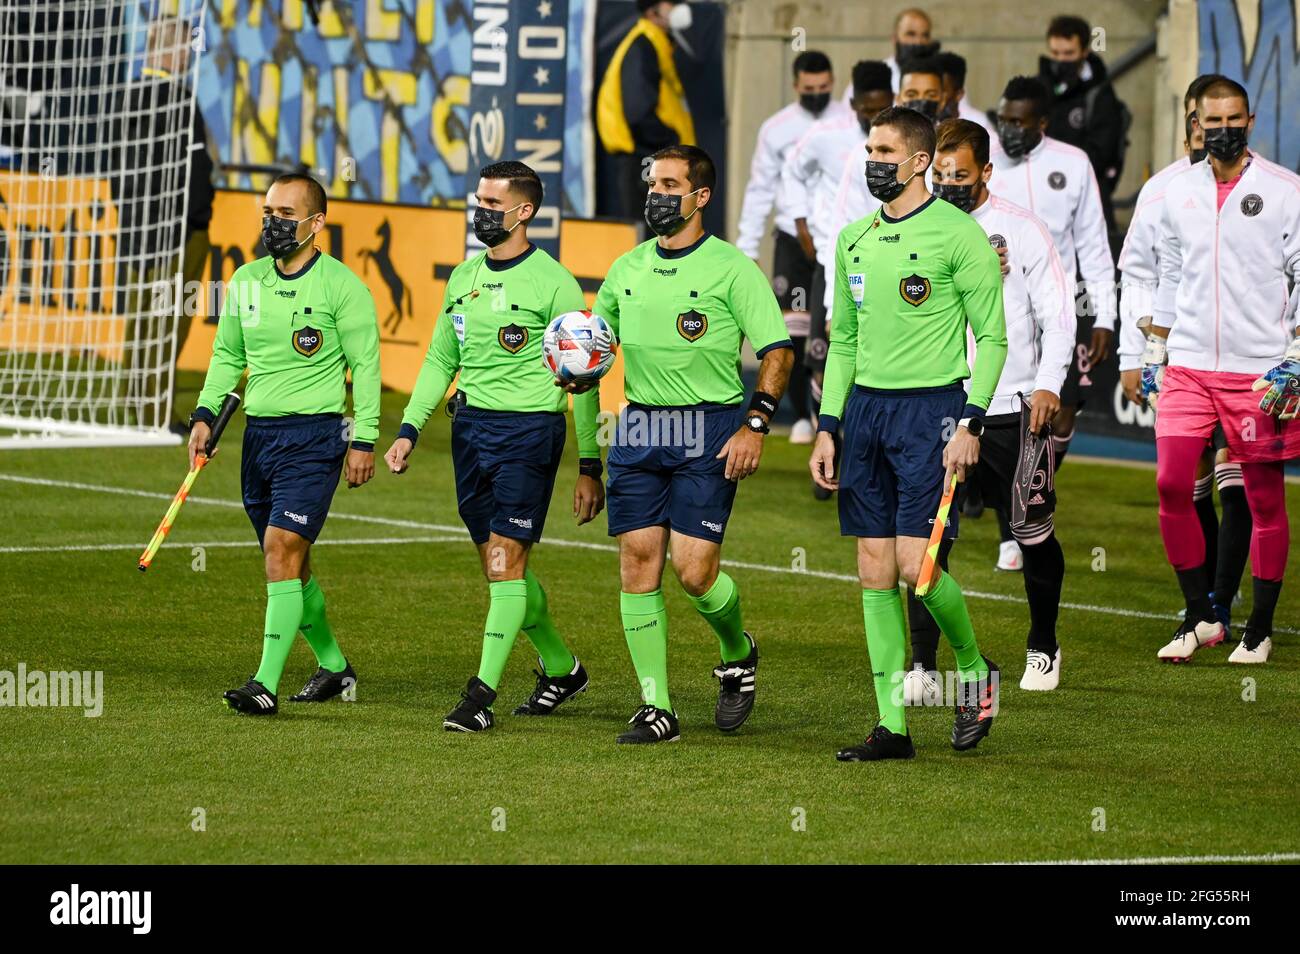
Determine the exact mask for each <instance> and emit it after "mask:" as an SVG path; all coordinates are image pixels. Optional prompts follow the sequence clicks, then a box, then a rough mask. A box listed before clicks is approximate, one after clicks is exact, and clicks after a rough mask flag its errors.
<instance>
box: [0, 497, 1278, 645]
mask: <svg viewBox="0 0 1300 954" xmlns="http://www.w3.org/2000/svg"><path fill="white" fill-rule="evenodd" d="M0 481H9V482H11V483H17V484H30V485H33V486H37V487H58V488H61V489H65V490H84V491H88V492H91V493H101V494H118V495H122V496H127V497H144V498H146V499H149V500H171V499H172V496H173V495H172V494H165V493H158V492H156V491H152V490H136V489H134V488H130V487H111V486H106V485H103V484H87V483H82V482H80V481H73V480H51V479H49V478H45V477H25V476H20V475H18V474H0ZM188 500H189V502H191V503H196V504H209V505H212V506H217V507H231V508H236V509H239V510H243V509H244V505H243V504H242V503H239V502H237V501H234V500H222V499H218V498H214V497H190V498H188ZM329 519H330V520H350V521H353V522H356V523H370V524H375V525H377V526H385V527H402V528H404V529H408V530H424V531H426V532H430V531H431V532H433V533H447V534H454V535H455V536H452V537H448V538H445V539H432V538H430V539H427V540H423V541H417V540H415V539H413V538H392V542H393V543H415V542H426V543H450V542H454V541H458V540H468V539H469V536H468V533H467V532H466V530H465V528H464V527H458V526H450V525H448V524H441V523H425V522H422V521H419V520H401V519H398V518H395V517H375V516H367V515H365V514H355V513H340V512H338V511H334V510H331V511H330V514H329ZM329 542H330V541H329V540H328V538H327V539H324V540H320V541H317V545H322V544H324V545H328V544H329ZM335 542H336V543H343V542H348V541H335ZM176 545H178V546H202V544H197V543H195V544H176ZM224 545H226V546H235V545H238V544H233V543H231V544H224ZM371 545H375V546H378V545H383V544H381V543H380V542H379V541H378V540H376V541H374V542H372V544H371ZM543 545H544V546H547V547H568V548H570V549H575V550H594V551H596V552H599V553H617V552H618V546H617V545H615V544H609V543H591V542H588V541H584V540H563V539H557V538H554V537H549V538H547V539H546V540H544V541H543ZM103 548H105V549H110V550H112V549H142V548H143V547H142V545H141V544H130V545H129V546H128V545H125V544H106V545H104V547H103ZM95 549H97V548H96V547H95V546H89V545H88V546H84V547H72V548H66V552H76V551H78V550H95ZM64 550H65V548H60V547H53V548H50V549H42V548H39V547H0V553H40V552H50V553H55V552H63V551H64ZM722 565H723V566H725V567H731V568H734V569H737V570H751V571H753V572H756V573H776V574H780V575H783V576H806V577H811V578H813V579H819V580H832V581H835V582H841V583H857V582H858V576H857V574H856V573H835V572H832V571H830V570H796V569H794V568H793V567H788V566H771V565H769V564H766V563H749V562H746V561H743V560H728V559H725V558H724V559H723V560H722ZM962 593H963V595H965V596H966V597H968V598H969V599H973V600H987V601H989V602H994V603H1023V602H1024V596H1023V595H1021V596H1008V595H1007V594H1005V593H985V592H982V591H980V590H962ZM1061 609H1068V610H1077V611H1079V612H1082V613H1100V614H1102V615H1105V616H1122V617H1127V618H1129V619H1152V620H1171V619H1182V617H1183V614H1182V613H1181V612H1177V613H1154V612H1151V611H1149V610H1135V609H1126V608H1124V607H1121V606H1096V605H1093V604H1091V603H1068V602H1063V603H1061ZM1274 631H1275V632H1277V633H1286V634H1287V635H1292V636H1294V635H1300V630H1298V629H1293V628H1290V627H1285V626H1279V627H1274Z"/></svg>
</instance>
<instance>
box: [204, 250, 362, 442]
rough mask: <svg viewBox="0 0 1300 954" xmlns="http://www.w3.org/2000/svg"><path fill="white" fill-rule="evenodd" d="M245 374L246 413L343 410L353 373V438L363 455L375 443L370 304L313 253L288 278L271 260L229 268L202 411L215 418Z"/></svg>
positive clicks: (352, 279)
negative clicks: (246, 382) (361, 449)
mask: <svg viewBox="0 0 1300 954" xmlns="http://www.w3.org/2000/svg"><path fill="white" fill-rule="evenodd" d="M245 368H247V369H248V387H247V388H246V389H245V391H244V413H245V414H247V415H248V416H249V417H284V416H285V415H289V414H342V413H344V411H345V409H346V406H347V379H346V371H347V370H348V369H351V371H352V411H353V428H352V436H353V440H354V441H355V442H356V444H358V445H366V446H365V447H364V449H367V450H368V449H370V448H372V447H373V446H374V442H375V440H376V439H377V438H378V437H379V391H380V377H379V323H378V321H376V319H375V302H374V299H373V298H372V297H371V296H370V289H369V288H367V287H366V285H365V283H364V282H362V281H361V279H359V278H358V277H357V276H356V275H354V274H353V273H352V271H351V269H349V268H348V267H347V266H346V265H344V264H343V263H342V262H340V261H339V260H338V259H336V258H332V257H330V256H329V255H326V254H325V253H324V252H321V251H317V252H316V254H315V255H314V256H313V257H312V259H311V261H309V262H308V263H307V264H306V265H305V266H303V268H302V269H300V270H299V271H297V272H295V273H294V274H292V275H282V274H281V273H280V270H279V269H278V268H276V267H275V260H274V259H272V258H270V257H266V258H259V259H257V260H256V261H253V262H249V263H248V264H247V265H243V266H241V267H240V268H238V269H236V270H235V274H234V275H233V276H232V277H231V280H230V283H229V285H228V286H227V291H226V298H225V302H224V304H223V306H222V309H221V318H220V320H219V321H218V323H217V337H216V341H215V342H214V344H213V347H212V361H211V362H210V363H209V364H208V376H207V378H206V379H205V380H204V382H203V390H202V391H201V392H200V393H199V407H200V408H201V409H206V410H207V411H209V412H211V413H215V412H216V411H217V409H218V408H219V407H220V405H221V401H222V399H223V398H224V397H225V396H226V394H227V393H228V392H230V391H231V390H233V389H234V387H235V386H236V385H237V384H238V383H239V379H240V377H242V376H243V373H244V369H245ZM196 413H201V412H196Z"/></svg>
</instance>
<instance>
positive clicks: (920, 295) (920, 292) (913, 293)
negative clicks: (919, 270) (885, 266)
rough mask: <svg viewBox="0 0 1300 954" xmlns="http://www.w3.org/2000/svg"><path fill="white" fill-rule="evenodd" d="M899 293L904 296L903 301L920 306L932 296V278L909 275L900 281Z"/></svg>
mask: <svg viewBox="0 0 1300 954" xmlns="http://www.w3.org/2000/svg"><path fill="white" fill-rule="evenodd" d="M898 293H899V294H900V295H902V296H903V301H905V302H907V303H908V304H909V305H912V306H913V307H916V308H919V307H921V305H924V304H925V302H926V300H927V299H928V298H929V297H930V279H928V278H922V277H921V276H920V275H908V276H907V277H906V278H904V279H903V280H902V281H901V282H899V283H898Z"/></svg>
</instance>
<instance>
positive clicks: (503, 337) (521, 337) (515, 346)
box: [497, 324, 528, 354]
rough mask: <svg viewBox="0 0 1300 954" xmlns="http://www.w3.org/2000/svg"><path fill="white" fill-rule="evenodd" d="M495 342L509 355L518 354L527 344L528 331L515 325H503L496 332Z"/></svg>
mask: <svg viewBox="0 0 1300 954" xmlns="http://www.w3.org/2000/svg"><path fill="white" fill-rule="evenodd" d="M497 341H498V342H499V343H500V345H501V347H503V348H505V349H506V350H507V351H509V352H510V353H511V354H518V353H519V352H520V351H523V350H524V345H526V344H528V329H527V328H521V327H520V326H519V325H515V324H509V325H504V326H502V327H501V328H500V329H499V330H498V331H497Z"/></svg>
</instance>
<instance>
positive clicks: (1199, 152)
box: [1187, 146, 1206, 165]
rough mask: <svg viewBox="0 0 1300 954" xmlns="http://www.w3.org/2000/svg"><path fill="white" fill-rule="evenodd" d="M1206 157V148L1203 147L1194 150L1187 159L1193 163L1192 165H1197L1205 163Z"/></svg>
mask: <svg viewBox="0 0 1300 954" xmlns="http://www.w3.org/2000/svg"><path fill="white" fill-rule="evenodd" d="M1205 156H1206V149H1205V147H1204V146H1202V147H1201V148H1200V149H1193V150H1192V151H1191V152H1190V153H1189V154H1188V156H1187V158H1188V159H1190V160H1191V161H1192V165H1196V164H1197V163H1198V162H1203V161H1204V160H1205Z"/></svg>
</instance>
